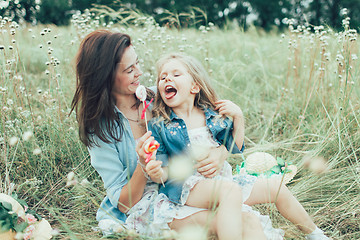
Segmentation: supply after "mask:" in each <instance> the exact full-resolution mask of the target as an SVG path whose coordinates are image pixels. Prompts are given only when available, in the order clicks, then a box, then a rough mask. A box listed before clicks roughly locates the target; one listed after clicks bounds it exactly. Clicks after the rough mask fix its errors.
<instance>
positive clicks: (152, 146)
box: [144, 140, 160, 163]
mask: <svg viewBox="0 0 360 240" xmlns="http://www.w3.org/2000/svg"><path fill="white" fill-rule="evenodd" d="M159 147H160V144H159V143H158V142H157V141H156V140H152V141H151V142H149V143H148V144H146V145H145V146H144V152H145V153H146V156H147V157H146V159H145V162H146V163H148V162H149V161H150V158H151V156H152V155H153V153H154V152H155V151H156V150H157V149H158V148H159Z"/></svg>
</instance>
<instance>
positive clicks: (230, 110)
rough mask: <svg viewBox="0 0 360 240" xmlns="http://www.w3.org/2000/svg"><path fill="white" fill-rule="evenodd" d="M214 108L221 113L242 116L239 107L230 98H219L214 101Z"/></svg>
mask: <svg viewBox="0 0 360 240" xmlns="http://www.w3.org/2000/svg"><path fill="white" fill-rule="evenodd" d="M215 105H216V106H215V110H217V111H219V114H221V115H228V116H230V117H233V118H238V117H242V116H243V113H242V111H241V108H240V107H239V106H238V105H236V104H235V103H233V102H232V101H230V100H219V101H217V102H215Z"/></svg>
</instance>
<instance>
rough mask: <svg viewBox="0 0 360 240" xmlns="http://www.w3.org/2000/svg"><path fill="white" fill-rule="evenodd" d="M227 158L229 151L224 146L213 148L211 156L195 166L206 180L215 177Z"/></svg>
mask: <svg viewBox="0 0 360 240" xmlns="http://www.w3.org/2000/svg"><path fill="white" fill-rule="evenodd" d="M226 158H227V150H226V147H225V146H224V145H221V146H220V147H216V148H211V149H210V152H209V155H208V156H207V157H206V158H204V159H203V160H200V161H199V162H198V163H197V164H195V168H197V171H198V172H199V173H200V174H201V175H203V176H204V177H206V178H212V177H215V176H216V175H217V174H218V173H219V170H220V169H221V168H222V167H223V165H224V161H225V160H226Z"/></svg>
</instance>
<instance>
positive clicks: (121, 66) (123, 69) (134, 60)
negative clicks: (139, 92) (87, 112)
mask: <svg viewBox="0 0 360 240" xmlns="http://www.w3.org/2000/svg"><path fill="white" fill-rule="evenodd" d="M141 75H142V71H141V69H140V65H139V60H138V56H137V55H136V52H135V50H134V47H133V46H129V47H128V48H126V49H125V51H124V54H123V56H122V58H121V62H120V63H118V65H117V67H116V76H115V82H114V85H113V88H112V94H113V95H130V94H134V93H135V91H136V88H137V87H138V86H139V84H140V81H139V77H140V76H141Z"/></svg>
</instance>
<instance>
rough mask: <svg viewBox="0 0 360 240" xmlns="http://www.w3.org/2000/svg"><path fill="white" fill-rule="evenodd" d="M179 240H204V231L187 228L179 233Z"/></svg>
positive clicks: (192, 227) (194, 227) (197, 228)
mask: <svg viewBox="0 0 360 240" xmlns="http://www.w3.org/2000/svg"><path fill="white" fill-rule="evenodd" d="M178 239H179V240H206V239H207V233H206V230H205V229H204V228H202V227H200V226H196V225H195V226H189V227H186V228H184V229H182V230H181V231H180V232H179V237H178Z"/></svg>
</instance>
